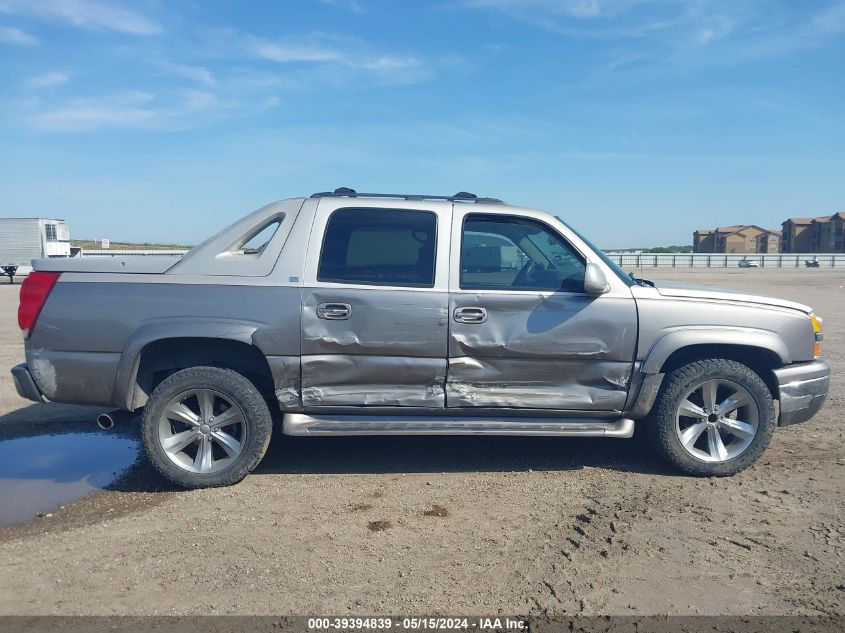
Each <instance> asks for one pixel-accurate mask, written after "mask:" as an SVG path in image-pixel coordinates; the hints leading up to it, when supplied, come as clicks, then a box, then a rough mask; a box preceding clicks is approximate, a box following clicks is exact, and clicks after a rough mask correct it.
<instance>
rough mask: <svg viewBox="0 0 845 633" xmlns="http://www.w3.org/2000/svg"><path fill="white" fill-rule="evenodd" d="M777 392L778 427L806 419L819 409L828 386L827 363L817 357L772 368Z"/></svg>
mask: <svg viewBox="0 0 845 633" xmlns="http://www.w3.org/2000/svg"><path fill="white" fill-rule="evenodd" d="M774 373H775V379H776V380H777V383H778V392H779V394H780V419H779V420H778V425H779V426H787V425H789V424H797V423H799V422H806V421H807V420H809V419H810V418H812V417H813V416H814V415H816V413H818V412H819V409H821V408H822V405H823V404H824V401H825V399H826V398H827V392H828V389H829V388H830V365H829V364H828V363H827V362H825V361H823V360H817V361H813V362H811V363H801V364H798V365H789V366H788V367H784V368H782V369H776V370H775V372H774Z"/></svg>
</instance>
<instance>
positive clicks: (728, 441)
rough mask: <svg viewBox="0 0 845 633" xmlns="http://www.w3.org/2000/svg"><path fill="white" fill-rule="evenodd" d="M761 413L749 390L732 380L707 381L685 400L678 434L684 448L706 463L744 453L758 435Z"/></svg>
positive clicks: (678, 416) (678, 419) (679, 411)
mask: <svg viewBox="0 0 845 633" xmlns="http://www.w3.org/2000/svg"><path fill="white" fill-rule="evenodd" d="M759 419H760V412H759V410H758V408H757V403H756V402H755V401H754V398H753V397H752V396H751V394H750V393H749V392H748V390H747V389H745V388H744V387H742V386H740V385H738V384H737V383H735V382H733V381H731V380H718V379H711V380H707V381H705V382H703V383H701V384H700V385H698V386H697V387H695V388H693V389H692V390H691V391H690V392H689V393H687V395H686V396H685V397H684V398H683V399H682V400H681V403H680V404H679V405H678V409H677V411H676V413H675V431H676V432H677V434H678V439H679V440H680V441H681V445H682V446H683V447H684V449H685V450H686V451H687V452H688V453H689V454H690V455H692V456H693V457H696V458H697V459H700V460H702V461H705V462H726V461H728V460H730V459H733V458H735V457H739V456H740V455H741V454H742V453H744V452H745V451H746V450H747V449H748V447H749V446H750V445H751V442H753V441H754V438H755V437H756V436H757V427H758V422H759Z"/></svg>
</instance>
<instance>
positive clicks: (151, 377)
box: [131, 337, 278, 412]
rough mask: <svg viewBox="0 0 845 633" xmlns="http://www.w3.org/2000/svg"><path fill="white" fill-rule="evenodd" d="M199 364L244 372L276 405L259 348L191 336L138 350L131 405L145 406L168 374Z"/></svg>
mask: <svg viewBox="0 0 845 633" xmlns="http://www.w3.org/2000/svg"><path fill="white" fill-rule="evenodd" d="M199 366H209V367H223V368H225V369H231V370H233V371H236V372H238V373H239V374H242V375H244V376H246V377H247V378H248V379H249V380H250V381H251V382H252V383H253V384H254V385H255V386H256V387H257V388H258V390H259V391H260V392H261V394H262V395H263V396H264V399H265V400H267V402H268V404H270V405H274V406H271V409H270V410H271V411H274V412H275V410H276V409H277V408H278V403H276V402H275V397H274V389H273V375H272V373H271V372H270V365H269V364H268V363H267V359H266V358H265V356H264V354H263V353H262V352H261V350H259V349H258V348H257V347H255V346H254V345H249V344H247V343H241V342H239V341H231V340H226V339H217V338H202V337H191V338H170V339H162V340H158V341H154V342H152V343H150V344H148V345H147V346H146V347H144V349H143V350H141V354H140V355H139V359H138V370H137V372H136V374H135V379H134V381H133V385H132V387H133V393H132V401H131V402H132V409H133V410H134V409H138V408H140V407H142V406H144V405H145V404H146V403H147V399H148V398H149V396H150V394H151V393H152V392H153V389H155V388H156V387H157V386H158V385H159V383H160V382H161V381H163V380H164V379H165V378H167V377H168V376H170V375H171V374H174V373H176V372H177V371H180V370H182V369H187V368H188V367H199ZM274 403H275V404H274Z"/></svg>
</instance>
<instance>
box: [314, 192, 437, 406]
mask: <svg viewBox="0 0 845 633" xmlns="http://www.w3.org/2000/svg"><path fill="white" fill-rule="evenodd" d="M451 208H452V205H451V204H450V203H445V202H426V203H424V208H420V203H412V202H408V201H404V200H389V201H388V200H372V199H367V200H356V199H354V198H324V199H322V200H321V201H320V204H319V206H318V208H317V212H316V216H315V220H314V226H313V228H312V232H311V239H310V241H309V245H308V256H307V260H306V273H305V288H304V289H303V295H302V404H303V406H304V407H306V408H315V407H397V406H401V407H418V408H429V409H442V408H443V407H445V391H444V389H445V380H446V362H447V361H446V357H447V338H448V318H447V310H448V262H449V248H448V244H449V230H450V222H451Z"/></svg>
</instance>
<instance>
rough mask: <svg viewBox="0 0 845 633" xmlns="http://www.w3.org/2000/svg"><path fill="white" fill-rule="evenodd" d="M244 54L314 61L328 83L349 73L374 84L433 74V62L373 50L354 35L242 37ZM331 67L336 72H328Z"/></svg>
mask: <svg viewBox="0 0 845 633" xmlns="http://www.w3.org/2000/svg"><path fill="white" fill-rule="evenodd" d="M246 42H247V44H246V49H247V54H249V55H252V56H254V57H258V58H259V59H265V60H268V61H272V62H276V63H279V64H314V65H321V66H323V67H324V70H325V71H326V72H324V74H323V75H322V77H323V78H324V79H328V80H329V81H330V82H331V83H342V82H343V80H344V77H345V78H346V79H347V80H349V79H351V78H354V77H353V73H357V74H358V76H361V75H364V76H368V77H370V78H371V79H373V80H374V81H376V82H377V83H382V84H390V85H402V84H412V83H419V82H422V81H427V80H429V79H431V78H433V77H434V76H435V75H436V72H435V69H434V66H433V64H432V63H431V62H430V61H429V60H426V59H424V58H421V57H417V56H414V55H395V54H389V53H381V52H374V51H372V50H370V47H369V46H367V45H366V44H365V43H364V42H361V41H360V40H357V39H355V38H349V37H341V36H334V35H329V34H312V35H311V36H309V38H308V41H307V42H306V41H303V40H300V39H286V40H280V41H270V40H266V39H262V38H257V37H254V36H247V38H246ZM332 69H334V70H337V71H338V72H331V71H332Z"/></svg>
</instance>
